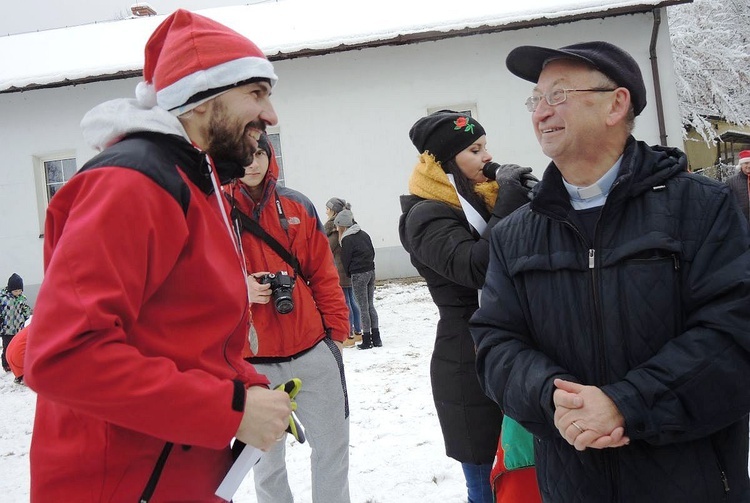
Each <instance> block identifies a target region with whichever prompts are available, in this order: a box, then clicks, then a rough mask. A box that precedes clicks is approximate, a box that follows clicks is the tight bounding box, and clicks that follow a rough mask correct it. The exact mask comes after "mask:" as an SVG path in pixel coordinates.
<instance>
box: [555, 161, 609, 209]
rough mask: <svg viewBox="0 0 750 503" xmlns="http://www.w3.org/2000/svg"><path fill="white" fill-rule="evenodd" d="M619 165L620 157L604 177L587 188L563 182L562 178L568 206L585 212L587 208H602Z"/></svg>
mask: <svg viewBox="0 0 750 503" xmlns="http://www.w3.org/2000/svg"><path fill="white" fill-rule="evenodd" d="M620 164H622V156H620V158H619V159H617V162H615V164H614V166H612V167H611V168H609V170H608V171H607V172H606V173H604V175H603V176H602V177H601V178H600V179H599V180H597V181H596V182H595V183H594V184H593V185H589V186H588V187H578V186H576V185H572V184H570V183H568V182H567V181H565V178H563V184H564V185H565V189H566V190H567V191H568V195H569V196H570V204H571V206H573V209H574V210H585V209H587V208H596V207H597V206H604V203H605V202H606V201H607V196H608V195H609V191H610V189H612V184H613V183H615V180H616V179H617V173H618V172H619V171H620Z"/></svg>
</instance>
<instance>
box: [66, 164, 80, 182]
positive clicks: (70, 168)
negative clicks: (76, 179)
mask: <svg viewBox="0 0 750 503" xmlns="http://www.w3.org/2000/svg"><path fill="white" fill-rule="evenodd" d="M62 165H63V174H64V175H65V181H66V182H67V181H68V180H70V177H71V176H73V175H75V174H76V169H78V168H77V167H76V160H75V158H73V159H63V160H62Z"/></svg>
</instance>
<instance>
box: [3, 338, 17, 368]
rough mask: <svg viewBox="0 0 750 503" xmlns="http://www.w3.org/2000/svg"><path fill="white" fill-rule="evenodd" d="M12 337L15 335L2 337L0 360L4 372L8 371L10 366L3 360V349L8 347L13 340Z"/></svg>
mask: <svg viewBox="0 0 750 503" xmlns="http://www.w3.org/2000/svg"><path fill="white" fill-rule="evenodd" d="M13 337H15V335H3V355H2V360H3V370H6V371H7V370H10V366H9V365H8V360H6V359H5V349H6V348H7V347H8V344H10V341H12V340H13Z"/></svg>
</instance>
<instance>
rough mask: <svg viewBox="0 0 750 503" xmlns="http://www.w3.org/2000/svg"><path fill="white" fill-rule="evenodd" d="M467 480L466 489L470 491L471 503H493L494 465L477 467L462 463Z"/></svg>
mask: <svg viewBox="0 0 750 503" xmlns="http://www.w3.org/2000/svg"><path fill="white" fill-rule="evenodd" d="M461 468H463V470H464V477H465V478H466V489H468V490H469V503H493V497H492V487H491V486H490V472H491V471H492V464H491V463H488V464H486V465H475V464H472V463H461Z"/></svg>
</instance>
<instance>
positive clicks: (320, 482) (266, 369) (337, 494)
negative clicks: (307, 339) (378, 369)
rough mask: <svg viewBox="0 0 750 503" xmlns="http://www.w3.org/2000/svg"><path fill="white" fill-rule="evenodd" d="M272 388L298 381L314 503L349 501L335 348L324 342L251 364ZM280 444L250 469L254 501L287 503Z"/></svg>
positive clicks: (344, 402)
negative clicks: (288, 356) (281, 357)
mask: <svg viewBox="0 0 750 503" xmlns="http://www.w3.org/2000/svg"><path fill="white" fill-rule="evenodd" d="M254 366H255V369H256V370H257V371H258V372H260V373H261V374H265V375H266V377H268V379H269V380H270V381H271V385H272V386H277V385H279V384H281V383H283V382H286V381H288V380H289V379H291V378H293V377H298V378H300V379H301V380H302V388H301V390H300V392H299V393H298V394H297V397H296V399H295V400H296V402H297V417H298V418H299V420H300V423H302V426H303V428H304V429H305V436H306V437H307V441H308V442H309V443H310V448H311V449H312V454H311V455H310V466H311V469H312V500H313V502H314V503H349V501H350V500H349V400H348V397H347V393H346V380H345V378H344V362H343V360H342V358H341V352H340V351H339V349H338V348H337V347H336V344H335V343H334V342H333V341H332V340H330V339H328V338H325V339H323V340H322V341H321V342H319V343H318V344H317V345H316V346H315V347H314V348H313V349H311V350H310V351H308V352H307V353H305V354H303V355H302V356H300V357H299V358H297V359H295V360H292V361H290V362H283V363H261V364H254ZM285 457H286V442H285V441H282V442H277V443H276V445H275V446H274V447H273V448H272V449H271V450H270V451H268V452H266V453H265V454H263V457H262V458H261V460H260V462H259V463H258V464H257V465H255V468H254V469H253V472H254V477H255V492H256V494H257V497H258V503H293V501H294V498H293V497H292V491H291V489H290V488H289V479H288V477H287V471H286V461H285Z"/></svg>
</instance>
